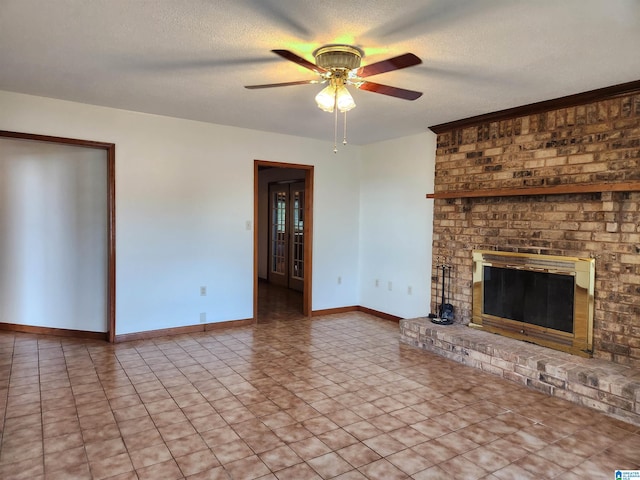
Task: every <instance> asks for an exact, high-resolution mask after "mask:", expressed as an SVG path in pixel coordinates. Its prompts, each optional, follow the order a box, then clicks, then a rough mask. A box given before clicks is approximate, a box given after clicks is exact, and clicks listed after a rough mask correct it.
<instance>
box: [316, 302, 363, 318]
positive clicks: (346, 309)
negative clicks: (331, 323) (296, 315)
mask: <svg viewBox="0 0 640 480" xmlns="http://www.w3.org/2000/svg"><path fill="white" fill-rule="evenodd" d="M359 308H360V307H358V306H357V305H353V306H351V307H336V308H324V309H322V310H313V311H312V312H311V316H312V317H321V316H323V315H335V314H337V313H349V312H357V311H359V310H358V309H359Z"/></svg>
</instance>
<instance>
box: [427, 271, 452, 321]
mask: <svg viewBox="0 0 640 480" xmlns="http://www.w3.org/2000/svg"><path fill="white" fill-rule="evenodd" d="M440 270H442V297H441V298H440V308H439V309H438V315H439V316H438V317H433V318H431V321H432V322H433V323H437V324H438V325H451V324H452V323H453V305H451V304H450V303H449V299H450V298H451V265H447V264H446V263H442V264H439V265H436V298H438V284H439V283H440V282H439V281H438V280H439V278H438V276H439V275H438V273H439V271H440ZM445 292H446V295H447V298H446V299H445ZM430 316H431V315H430Z"/></svg>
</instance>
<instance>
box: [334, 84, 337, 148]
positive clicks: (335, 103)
mask: <svg viewBox="0 0 640 480" xmlns="http://www.w3.org/2000/svg"><path fill="white" fill-rule="evenodd" d="M333 112H334V116H333V153H338V91H337V90H336V92H335V96H334V100H333Z"/></svg>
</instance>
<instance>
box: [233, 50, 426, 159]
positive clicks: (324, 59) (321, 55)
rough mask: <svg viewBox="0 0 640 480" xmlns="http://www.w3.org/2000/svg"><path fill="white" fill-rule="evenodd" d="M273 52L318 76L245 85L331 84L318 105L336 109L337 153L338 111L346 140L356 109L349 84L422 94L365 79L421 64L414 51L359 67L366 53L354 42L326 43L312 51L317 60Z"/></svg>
mask: <svg viewBox="0 0 640 480" xmlns="http://www.w3.org/2000/svg"><path fill="white" fill-rule="evenodd" d="M272 52H273V53H275V54H277V55H280V56H281V57H282V58H284V59H286V60H289V61H291V62H294V63H296V64H298V65H300V66H302V67H304V68H307V69H309V70H311V71H313V72H315V73H316V74H317V75H318V77H319V78H316V79H312V80H299V81H294V82H284V83H270V84H266V85H247V86H245V88H249V89H258V88H273V87H288V86H292V85H307V84H318V83H327V82H328V83H329V85H328V86H327V87H325V88H324V89H323V90H322V91H320V93H318V94H317V95H316V103H317V105H318V108H320V109H321V110H324V111H325V112H335V114H336V117H335V127H334V128H335V130H334V148H333V151H334V153H336V152H337V146H336V143H337V138H336V137H337V131H338V117H337V114H338V111H340V112H344V114H345V123H344V129H345V131H344V140H343V142H342V143H343V144H346V143H347V124H346V112H348V111H349V110H351V109H353V108H354V107H355V106H356V104H355V101H354V100H353V97H352V96H351V94H350V93H349V91H348V90H347V85H349V86H353V87H355V88H359V89H360V90H366V91H368V92H374V93H381V94H382V95H388V96H391V97H396V98H402V99H404V100H416V99H417V98H420V97H421V96H422V92H416V91H414V90H407V89H404V88H399V87H391V86H389V85H382V84H380V83H374V82H369V81H368V80H364V79H365V78H367V77H370V76H372V75H378V74H380V73H386V72H391V71H393V70H400V69H402V68H407V67H413V66H415V65H419V64H420V63H422V60H420V59H419V58H418V57H417V56H416V55H414V54H413V53H405V54H404V55H399V56H397V57H393V58H389V59H387V60H382V61H380V62H376V63H372V64H370V65H366V66H364V67H360V62H361V60H362V57H363V56H364V52H363V51H362V50H361V49H359V48H357V47H354V46H352V45H325V46H323V47H320V48H318V49H317V50H316V51H314V52H313V56H314V57H315V59H316V63H315V64H314V63H311V62H309V61H308V60H305V59H304V58H302V57H300V56H299V55H296V54H295V53H293V52H290V51H289V50H272Z"/></svg>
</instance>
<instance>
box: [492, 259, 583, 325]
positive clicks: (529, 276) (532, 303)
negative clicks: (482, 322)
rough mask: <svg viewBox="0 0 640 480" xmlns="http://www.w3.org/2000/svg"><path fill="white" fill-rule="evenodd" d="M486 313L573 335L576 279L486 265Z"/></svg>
mask: <svg viewBox="0 0 640 480" xmlns="http://www.w3.org/2000/svg"><path fill="white" fill-rule="evenodd" d="M483 278H484V299H483V302H482V303H483V306H484V313H485V314H488V315H495V316H496V317H503V318H508V319H510V320H516V321H518V322H524V323H530V324H532V325H538V326H540V327H546V328H553V329H554V330H560V331H562V332H567V333H573V302H574V277H573V275H562V274H553V273H543V272H533V271H529V270H516V269H508V268H499V267H490V266H485V267H484V272H483Z"/></svg>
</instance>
